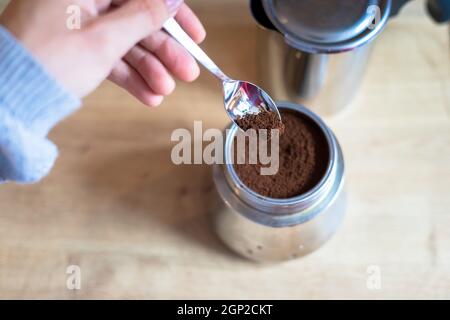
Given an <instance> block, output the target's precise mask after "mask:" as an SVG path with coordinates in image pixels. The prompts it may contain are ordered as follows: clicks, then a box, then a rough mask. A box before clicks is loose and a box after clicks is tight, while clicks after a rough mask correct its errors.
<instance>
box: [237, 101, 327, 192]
mask: <svg viewBox="0 0 450 320" xmlns="http://www.w3.org/2000/svg"><path fill="white" fill-rule="evenodd" d="M281 117H282V121H283V124H284V126H285V130H284V134H283V135H281V136H280V148H279V169H278V172H277V173H276V174H275V175H261V174H260V169H261V167H262V165H261V164H259V163H258V164H249V163H248V157H247V156H246V163H245V164H236V162H234V163H235V164H234V169H235V170H236V173H237V175H238V177H239V179H240V180H241V181H242V182H243V183H244V184H245V185H246V186H247V187H249V188H250V189H252V190H253V191H255V192H257V193H259V194H261V195H263V196H266V197H270V198H281V199H284V198H291V197H295V196H297V195H301V194H303V193H306V192H307V191H309V190H311V189H312V188H313V187H314V186H315V185H317V183H318V182H319V181H320V180H321V178H322V177H323V176H324V174H325V171H326V168H327V165H328V159H329V151H328V144H327V141H326V139H325V136H324V134H323V133H322V131H321V130H320V128H319V127H318V126H317V125H316V124H315V123H314V122H312V120H310V119H308V118H306V117H305V116H303V115H301V114H300V113H298V112H296V111H291V110H282V112H281ZM234 145H235V150H234V151H235V154H236V152H237V150H236V146H237V144H236V143H235V144H234ZM246 148H247V150H246V154H247V152H248V141H247V144H246ZM269 149H270V148H269ZM268 166H269V165H267V167H268Z"/></svg>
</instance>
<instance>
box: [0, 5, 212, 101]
mask: <svg viewBox="0 0 450 320" xmlns="http://www.w3.org/2000/svg"><path fill="white" fill-rule="evenodd" d="M74 4H75V5H78V6H79V8H81V18H82V19H81V22H82V23H81V29H79V30H71V29H70V28H68V27H67V19H68V17H69V15H68V14H67V12H66V11H67V8H68V6H70V5H74ZM174 15H176V19H177V20H178V22H179V23H180V24H181V26H182V27H183V28H184V29H185V30H186V32H187V33H188V34H189V35H190V36H191V37H192V38H193V39H194V40H195V41H197V42H201V41H203V39H204V38H205V30H204V28H203V26H202V24H201V23H200V21H199V20H198V18H197V17H196V16H195V14H194V13H193V12H192V11H191V10H190V9H189V7H188V6H187V5H185V4H183V3H182V0H33V1H30V0H13V1H12V2H11V4H10V5H9V6H8V7H7V8H6V10H5V12H4V14H3V15H2V16H1V17H0V23H1V24H2V25H4V26H5V27H6V28H7V29H8V30H9V31H10V32H11V33H12V34H13V35H14V36H15V37H16V38H17V39H18V40H19V41H20V42H21V43H22V44H23V45H24V46H25V47H26V48H27V49H28V50H29V51H30V52H31V53H32V54H33V55H34V56H35V57H36V59H37V60H38V61H39V62H40V63H41V64H42V65H43V66H44V68H45V69H46V70H47V71H48V72H49V73H50V74H51V75H53V76H54V77H55V78H56V80H58V81H59V82H60V83H61V84H62V85H63V86H64V87H65V88H67V89H68V90H70V91H71V92H73V93H75V94H76V95H78V96H79V97H80V98H82V97H84V96H86V95H87V94H89V93H90V92H92V91H93V90H94V89H95V88H96V87H98V85H99V84H100V83H101V82H102V81H103V80H104V79H105V78H109V79H110V80H111V81H113V82H115V83H116V84H118V85H119V86H121V87H123V88H124V89H126V90H128V91H129V92H130V93H131V94H132V95H134V96H135V97H136V98H138V99H139V100H140V101H141V102H143V103H144V104H146V105H148V106H157V105H159V104H160V103H161V102H162V101H163V98H164V96H166V95H168V94H170V93H171V92H172V91H173V90H174V88H175V81H174V79H173V78H172V76H174V77H176V78H178V79H180V80H183V81H193V80H195V79H196V78H197V77H198V75H199V72H200V71H199V67H198V65H197V63H196V62H195V60H194V58H192V57H191V56H190V55H189V54H188V53H187V51H185V49H184V48H183V47H181V45H179V44H178V43H177V42H176V41H175V40H174V39H172V38H171V37H169V35H167V34H166V33H165V32H164V31H162V30H161V27H162V25H163V23H164V22H165V21H166V20H167V19H168V18H169V17H171V16H174Z"/></svg>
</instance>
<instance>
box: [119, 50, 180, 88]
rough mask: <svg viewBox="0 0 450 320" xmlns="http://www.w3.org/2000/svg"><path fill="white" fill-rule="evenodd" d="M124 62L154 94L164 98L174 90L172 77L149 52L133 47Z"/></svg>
mask: <svg viewBox="0 0 450 320" xmlns="http://www.w3.org/2000/svg"><path fill="white" fill-rule="evenodd" d="M124 60H125V61H126V62H128V64H129V65H131V66H132V67H133V68H134V69H135V70H136V71H137V72H138V73H139V74H140V75H141V77H142V78H144V80H145V82H146V83H147V84H148V86H149V87H150V88H151V89H152V90H153V92H154V93H156V94H159V95H164V96H166V95H169V94H170V93H172V91H173V90H174V89H175V81H174V80H173V79H172V76H171V75H170V74H169V72H168V71H167V69H166V68H165V67H164V65H163V64H162V63H161V61H159V59H158V58H156V57H155V56H154V55H153V54H152V53H151V52H148V51H147V50H144V49H143V48H142V47H140V46H135V47H133V48H132V49H131V50H130V51H129V52H128V53H127V55H126V56H125V58H124Z"/></svg>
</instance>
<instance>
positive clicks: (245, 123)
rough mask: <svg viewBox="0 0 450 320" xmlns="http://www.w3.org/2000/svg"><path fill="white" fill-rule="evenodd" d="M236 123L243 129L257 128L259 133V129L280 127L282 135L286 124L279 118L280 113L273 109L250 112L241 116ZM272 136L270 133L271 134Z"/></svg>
mask: <svg viewBox="0 0 450 320" xmlns="http://www.w3.org/2000/svg"><path fill="white" fill-rule="evenodd" d="M236 124H237V125H238V126H239V128H241V129H242V130H243V131H247V130H249V129H255V130H256V133H258V130H259V129H266V130H272V129H278V130H280V135H282V134H283V131H284V124H283V122H281V121H280V119H279V118H278V114H276V113H275V112H272V111H261V112H260V113H258V114H249V113H247V114H246V115H244V116H243V117H240V118H238V119H237V120H236ZM269 136H270V134H269Z"/></svg>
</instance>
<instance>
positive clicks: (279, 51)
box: [251, 0, 406, 116]
mask: <svg viewBox="0 0 450 320" xmlns="http://www.w3.org/2000/svg"><path fill="white" fill-rule="evenodd" d="M405 2H406V1H405V0H397V1H396V0H392V1H391V0H339V1H330V0H295V1H294V0H252V1H251V8H252V12H253V15H254V17H255V19H256V20H257V21H258V22H259V24H260V25H261V26H263V27H265V29H264V30H262V29H261V30H260V31H259V38H258V40H259V41H258V43H259V47H258V53H257V54H258V56H259V57H260V67H259V70H260V77H259V78H260V81H261V85H262V87H264V88H265V89H266V90H267V91H268V92H269V94H271V95H272V96H273V97H274V98H275V99H277V100H287V101H293V102H296V103H299V104H303V105H307V106H309V107H311V108H312V110H314V111H315V112H317V113H319V114H320V115H321V116H329V115H333V114H336V113H337V112H339V111H341V110H342V109H344V108H345V107H346V106H348V105H349V104H350V102H351V101H352V99H353V97H354V95H355V93H356V92H357V90H358V87H359V85H360V83H361V81H362V78H363V75H364V72H365V69H366V66H367V62H368V60H369V56H370V53H371V51H372V46H371V45H370V43H371V42H372V41H373V40H374V39H375V38H376V37H377V36H378V35H379V34H380V32H381V31H382V30H383V28H384V27H385V25H386V23H387V21H388V19H389V17H390V15H391V14H394V13H395V14H396V13H397V12H398V10H399V9H400V7H401V5H402V4H403V3H405ZM267 29H269V30H267ZM274 31H277V32H274Z"/></svg>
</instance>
